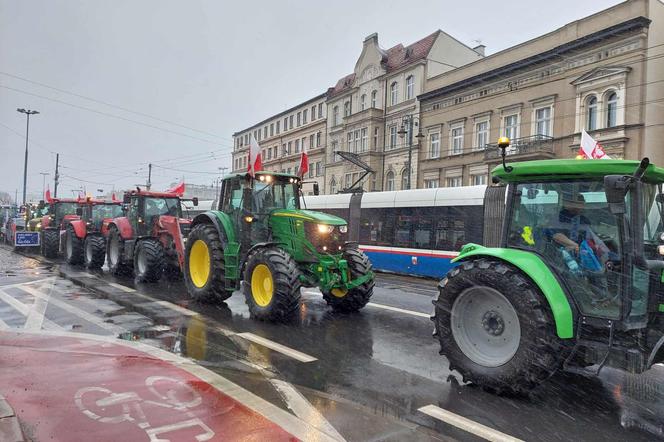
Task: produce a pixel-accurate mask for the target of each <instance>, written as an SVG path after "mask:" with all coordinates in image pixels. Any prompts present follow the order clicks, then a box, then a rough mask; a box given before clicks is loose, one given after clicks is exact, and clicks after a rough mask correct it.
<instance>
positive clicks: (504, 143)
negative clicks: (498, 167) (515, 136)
mask: <svg viewBox="0 0 664 442" xmlns="http://www.w3.org/2000/svg"><path fill="white" fill-rule="evenodd" d="M508 147H510V139H509V138H507V137H500V138H498V148H500V156H501V157H502V159H503V170H505V172H507V173H510V172H511V171H512V170H514V168H513V167H512V166H508V165H506V164H505V155H507V148H508Z"/></svg>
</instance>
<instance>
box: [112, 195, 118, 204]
mask: <svg viewBox="0 0 664 442" xmlns="http://www.w3.org/2000/svg"><path fill="white" fill-rule="evenodd" d="M111 201H113V202H114V203H117V202H118V199H117V198H115V192H114V193H112V194H111Z"/></svg>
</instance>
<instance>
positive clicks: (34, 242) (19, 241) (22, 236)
mask: <svg viewBox="0 0 664 442" xmlns="http://www.w3.org/2000/svg"><path fill="white" fill-rule="evenodd" d="M39 244H40V242H39V232H20V231H19V232H16V242H15V243H14V245H15V246H16V247H32V246H38V245H39Z"/></svg>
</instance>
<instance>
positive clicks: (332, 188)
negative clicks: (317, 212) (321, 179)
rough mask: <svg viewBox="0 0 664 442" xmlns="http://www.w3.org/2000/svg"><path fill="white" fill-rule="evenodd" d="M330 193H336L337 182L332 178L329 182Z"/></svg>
mask: <svg viewBox="0 0 664 442" xmlns="http://www.w3.org/2000/svg"><path fill="white" fill-rule="evenodd" d="M330 193H337V180H335V179H334V177H332V179H331V180H330Z"/></svg>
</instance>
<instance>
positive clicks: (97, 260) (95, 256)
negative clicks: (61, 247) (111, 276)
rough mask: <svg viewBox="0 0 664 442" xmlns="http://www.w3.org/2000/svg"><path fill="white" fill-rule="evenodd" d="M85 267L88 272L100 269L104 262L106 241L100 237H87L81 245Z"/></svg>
mask: <svg viewBox="0 0 664 442" xmlns="http://www.w3.org/2000/svg"><path fill="white" fill-rule="evenodd" d="M83 251H84V252H83V256H84V260H85V267H87V268H89V269H90V270H96V269H100V268H102V266H103V265H104V261H106V240H104V237H103V236H101V235H88V236H87V238H85V243H84V244H83Z"/></svg>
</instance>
